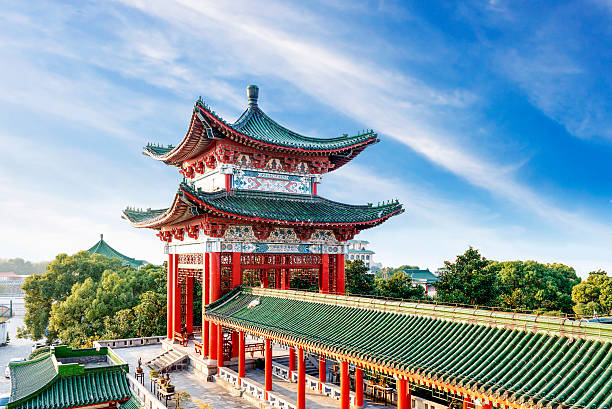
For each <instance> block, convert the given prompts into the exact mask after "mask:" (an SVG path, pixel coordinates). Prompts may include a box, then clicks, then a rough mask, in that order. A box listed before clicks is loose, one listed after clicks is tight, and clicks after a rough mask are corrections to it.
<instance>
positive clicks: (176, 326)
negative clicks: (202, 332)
mask: <svg viewBox="0 0 612 409" xmlns="http://www.w3.org/2000/svg"><path fill="white" fill-rule="evenodd" d="M172 258H173V260H172V276H173V279H172V280H173V282H174V285H173V287H174V288H173V290H172V296H173V298H174V300H172V313H173V315H174V316H173V317H172V322H173V324H172V328H173V330H174V332H180V331H181V283H179V280H178V278H179V277H178V254H173V255H172ZM172 339H174V334H173V336H172Z"/></svg>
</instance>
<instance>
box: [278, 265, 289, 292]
mask: <svg viewBox="0 0 612 409" xmlns="http://www.w3.org/2000/svg"><path fill="white" fill-rule="evenodd" d="M280 271H281V290H288V289H289V286H290V282H291V281H290V280H291V278H290V277H289V274H290V273H289V269H288V268H283V269H281V270H280Z"/></svg>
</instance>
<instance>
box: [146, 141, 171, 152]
mask: <svg viewBox="0 0 612 409" xmlns="http://www.w3.org/2000/svg"><path fill="white" fill-rule="evenodd" d="M144 149H145V151H146V152H149V153H152V154H153V155H165V154H166V153H168V152H170V151H171V150H172V149H174V146H172V145H167V146H160V145H156V144H152V143H149V144H147V146H145V148H144Z"/></svg>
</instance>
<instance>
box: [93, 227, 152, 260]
mask: <svg viewBox="0 0 612 409" xmlns="http://www.w3.org/2000/svg"><path fill="white" fill-rule="evenodd" d="M87 251H88V252H89V254H101V255H103V256H106V257H110V258H118V259H119V260H121V262H122V263H123V265H128V266H132V267H136V268H138V267H141V266H143V265H145V264H148V262H147V261H145V260H136V259H135V258H132V257H128V256H126V255H124V254H121V253H119V252H118V251H117V250H115V249H114V248H112V247H111V246H109V245H108V243H107V242H106V241H104V236H103V235H102V234H100V241H98V242H97V243H96V244H94V245H93V246H92V247H91V248H90V249H89V250H87Z"/></svg>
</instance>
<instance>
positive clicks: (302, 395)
mask: <svg viewBox="0 0 612 409" xmlns="http://www.w3.org/2000/svg"><path fill="white" fill-rule="evenodd" d="M297 387H298V396H297V409H306V364H305V362H304V348H298V381H297Z"/></svg>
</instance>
